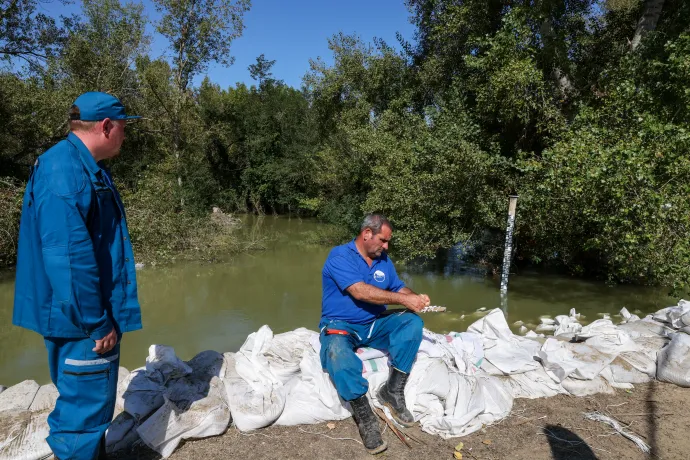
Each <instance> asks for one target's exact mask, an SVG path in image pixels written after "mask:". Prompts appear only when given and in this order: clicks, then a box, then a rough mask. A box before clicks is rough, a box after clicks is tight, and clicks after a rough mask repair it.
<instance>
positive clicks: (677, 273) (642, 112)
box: [0, 0, 690, 287]
mask: <svg viewBox="0 0 690 460" xmlns="http://www.w3.org/2000/svg"><path fill="white" fill-rule="evenodd" d="M37 2H38V0H4V1H0V13H1V14H0V59H3V60H4V62H5V63H6V65H5V67H4V70H2V71H0V119H2V120H3V121H2V123H0V177H4V179H2V181H1V182H0V197H2V200H3V203H2V206H0V225H1V226H2V228H0V238H1V239H0V245H1V246H2V247H0V252H2V254H3V256H2V258H1V259H0V262H2V263H9V262H11V260H12V258H13V247H14V244H15V243H16V241H14V240H15V239H16V237H15V235H16V219H17V216H18V206H19V201H20V199H19V198H18V195H19V194H20V193H21V186H20V185H21V181H22V180H23V179H24V178H25V173H26V168H27V165H29V164H31V162H32V161H33V159H34V158H35V156H36V155H38V154H40V152H41V151H42V150H43V149H45V148H46V147H47V146H49V145H51V143H53V142H55V140H56V139H59V138H60V137H61V136H62V135H64V132H65V117H64V109H65V108H66V107H68V106H69V103H70V101H71V100H73V99H74V97H75V96H76V95H77V94H79V93H80V92H82V91H84V90H87V89H88V90H104V91H109V92H112V93H114V94H116V95H118V96H120V97H121V98H122V99H123V101H124V102H125V104H126V105H127V106H128V107H131V109H132V111H134V112H137V113H140V114H142V115H144V116H145V117H146V120H145V121H144V122H142V123H139V124H138V125H133V126H132V129H131V131H130V133H129V134H128V141H127V143H126V149H125V151H124V152H123V155H122V156H121V157H120V158H119V159H118V160H117V161H115V162H114V164H113V168H114V169H115V172H116V177H117V178H118V180H119V181H120V182H121V187H122V188H123V189H124V196H125V199H126V200H127V206H128V208H129V209H130V210H131V211H130V218H131V219H132V221H133V222H132V224H131V225H132V227H133V235H134V236H135V237H136V238H137V244H138V247H139V250H141V251H144V252H146V253H152V254H156V255H159V254H161V253H162V254H175V253H177V252H179V251H184V250H187V249H190V248H197V247H199V245H200V244H201V245H202V246H203V245H204V244H210V243H201V241H205V242H208V240H209V238H210V237H206V236H204V237H203V238H201V237H199V235H200V234H201V235H217V234H223V229H222V228H220V229H219V228H214V229H212V230H210V231H207V232H206V233H204V232H199V231H197V229H199V228H202V227H203V226H204V225H207V223H208V222H209V221H210V219H208V215H209V213H210V209H211V207H212V206H218V207H220V208H222V209H224V210H226V211H231V212H247V211H248V212H256V213H266V212H271V213H299V214H304V215H315V216H318V217H320V218H321V219H323V220H325V221H328V222H331V223H334V224H336V225H337V226H339V228H342V229H347V230H349V231H352V230H354V229H355V228H356V226H357V222H358V221H359V220H360V218H361V216H362V214H363V213H365V212H369V211H380V212H384V213H386V214H387V215H388V216H389V217H390V218H391V219H392V221H393V222H394V224H395V225H396V228H397V231H396V242H395V247H396V250H397V252H398V253H399V255H400V256H403V257H405V258H413V257H420V256H421V257H424V256H427V257H429V256H434V255H435V254H437V252H438V251H439V250H442V249H444V248H448V247H450V246H452V245H454V244H455V243H457V242H464V243H466V244H468V247H474V248H475V250H476V252H475V254H476V255H477V256H478V257H480V258H482V259H483V260H485V261H487V262H489V263H500V256H501V250H500V242H501V240H502V235H503V232H504V230H505V229H504V225H505V214H506V205H507V199H506V196H507V195H508V194H510V193H517V194H519V195H520V200H519V204H518V218H517V228H516V233H515V239H516V247H517V250H516V257H517V262H518V264H534V265H541V266H549V267H554V268H560V269H566V270H568V271H570V272H571V273H575V274H580V275H584V276H595V277H599V278H602V279H607V280H609V281H612V282H629V283H639V284H663V285H669V286H675V287H682V286H685V285H687V283H688V281H690V204H689V203H688V201H689V200H688V196H689V195H690V133H689V131H688V129H689V128H690V124H689V122H690V4H689V3H688V2H685V1H682V0H644V1H643V0H608V1H604V0H567V1H566V0H530V1H526V0H407V1H406V4H407V7H408V8H409V10H410V13H411V21H412V22H413V24H414V26H415V28H416V35H415V37H414V40H413V41H412V42H407V41H405V40H403V39H402V37H401V38H400V43H399V44H398V45H399V46H397V47H393V46H391V45H390V44H387V43H384V42H382V41H380V40H377V41H375V42H374V43H373V44H368V43H363V42H362V41H361V40H360V39H359V38H358V37H356V36H347V35H342V34H337V35H335V36H333V37H332V38H331V39H330V41H329V45H330V49H331V50H332V52H333V60H332V63H330V64H327V63H325V62H324V61H321V60H316V61H313V62H312V63H311V70H310V71H309V72H308V73H307V74H306V75H305V77H304V85H303V87H302V88H301V89H299V90H297V89H294V88H291V87H289V86H287V85H285V84H284V83H283V82H282V81H281V80H280V79H279V78H278V77H279V76H274V75H272V66H273V63H274V62H275V61H272V60H269V59H267V58H266V57H265V56H264V55H263V54H262V55H260V56H259V57H258V58H257V61H256V64H253V65H252V66H250V69H249V70H250V72H251V75H252V77H253V78H254V79H255V80H256V84H255V85H252V86H250V87H248V86H246V85H244V84H238V85H236V86H235V87H230V88H220V87H219V86H218V85H216V84H214V83H213V82H211V81H209V80H208V79H207V80H204V81H203V82H202V83H201V85H200V86H198V87H194V86H193V85H192V78H193V77H194V76H195V75H199V74H203V72H204V71H205V69H206V67H207V66H208V65H209V63H211V62H219V63H225V64H228V65H230V64H231V62H232V58H231V55H230V44H231V42H232V39H234V38H236V37H238V36H239V35H240V34H241V32H242V29H243V24H242V15H243V13H244V12H245V11H246V10H247V9H248V8H249V2H248V1H247V0H234V1H233V0H215V1H213V0H205V1H202V2H199V1H198V2H171V1H167V0H157V1H156V5H157V7H158V9H159V11H160V12H161V14H162V19H161V21H160V23H158V24H157V32H158V33H160V34H162V35H163V36H164V37H166V38H167V39H168V40H169V42H170V45H171V52H172V59H171V62H166V61H164V60H161V59H157V60H154V59H151V58H150V57H149V56H148V53H147V44H148V40H149V37H147V36H146V34H145V24H146V18H145V17H144V16H143V11H142V8H141V7H140V6H137V5H132V4H128V5H122V4H120V3H119V1H118V0H107V1H105V2H98V4H97V3H96V2H94V1H93V0H84V8H83V10H84V12H85V14H84V16H83V17H81V18H63V20H62V21H60V22H59V23H57V22H55V21H54V20H53V19H51V18H48V17H45V16H43V15H41V14H38V13H37V12H38V11H39V10H37V8H36V5H37ZM274 57H275V56H274ZM276 58H280V57H276ZM152 222H156V223H157V225H151V223H152ZM216 225H217V222H216ZM200 226H201V227H200ZM203 228H206V227H203ZM210 239H212V240H214V241H215V240H217V238H210ZM223 242H225V243H223ZM222 244H227V240H224V239H221V240H220V241H219V242H218V245H217V246H215V245H213V244H212V245H211V246H210V249H213V248H216V247H222Z"/></svg>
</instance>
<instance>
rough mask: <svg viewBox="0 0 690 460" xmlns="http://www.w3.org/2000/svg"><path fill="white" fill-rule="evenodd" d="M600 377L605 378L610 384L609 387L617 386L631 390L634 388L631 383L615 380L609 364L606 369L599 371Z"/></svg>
mask: <svg viewBox="0 0 690 460" xmlns="http://www.w3.org/2000/svg"><path fill="white" fill-rule="evenodd" d="M600 377H602V378H603V379H604V380H606V381H607V382H608V383H609V384H610V385H611V388H619V389H622V390H632V389H633V388H635V386H634V385H633V384H632V383H628V382H619V381H617V380H616V378H615V377H614V375H613V372H612V371H611V366H607V367H606V369H604V370H603V371H601V374H600Z"/></svg>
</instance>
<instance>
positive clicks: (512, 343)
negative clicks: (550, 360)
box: [467, 308, 539, 374]
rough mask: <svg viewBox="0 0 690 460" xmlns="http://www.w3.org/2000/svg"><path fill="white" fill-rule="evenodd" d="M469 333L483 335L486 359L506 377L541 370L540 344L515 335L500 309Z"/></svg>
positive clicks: (488, 315)
mask: <svg viewBox="0 0 690 460" xmlns="http://www.w3.org/2000/svg"><path fill="white" fill-rule="evenodd" d="M467 331H468V332H474V333H476V334H479V335H481V337H482V343H483V346H484V357H485V359H486V360H487V361H489V362H491V364H493V365H494V366H496V367H497V368H498V369H500V370H501V371H502V372H503V373H504V374H518V373H522V372H527V371H530V370H534V369H537V368H538V367H539V363H537V362H536V361H535V360H534V355H535V353H536V351H537V350H538V349H539V344H538V343H536V342H534V341H533V340H529V339H526V338H524V337H520V336H517V335H515V334H513V333H512V331H511V330H510V327H509V326H508V323H507V322H506V319H505V316H504V315H503V312H502V311H501V309H500V308H496V309H494V310H491V311H490V312H489V313H488V314H487V315H486V316H485V317H484V318H482V319H480V320H478V321H476V322H474V323H472V324H471V325H470V327H468V328H467Z"/></svg>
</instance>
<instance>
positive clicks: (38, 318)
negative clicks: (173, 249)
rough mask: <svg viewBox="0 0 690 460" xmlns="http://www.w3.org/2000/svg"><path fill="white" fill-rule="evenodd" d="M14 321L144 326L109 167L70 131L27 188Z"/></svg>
mask: <svg viewBox="0 0 690 460" xmlns="http://www.w3.org/2000/svg"><path fill="white" fill-rule="evenodd" d="M12 323H13V324H15V325H17V326H21V327H25V328H27V329H31V330H33V331H36V332H38V333H39V334H41V335H43V336H44V337H63V338H86V337H90V338H91V339H93V340H100V339H102V338H103V337H105V336H106V335H107V334H108V333H109V332H110V331H111V330H112V329H113V327H115V329H116V331H117V332H118V334H122V333H124V332H129V331H133V330H137V329H141V310H140V308H139V301H138V298H137V283H136V275H135V269H134V254H133V252H132V244H131V242H130V239H129V232H128V231H127V223H126V221H125V211H124V208H123V206H122V200H121V199H120V195H119V194H118V192H117V190H116V188H115V185H114V184H113V182H112V180H111V177H110V173H109V172H108V171H107V170H106V169H104V168H103V166H102V165H100V164H99V163H96V161H95V160H94V158H93V157H92V156H91V153H90V152H89V150H88V149H87V148H86V146H85V145H84V143H83V142H82V141H81V140H80V139H79V138H78V137H77V136H76V135H74V134H73V133H70V134H69V136H67V139H65V140H63V141H61V142H59V143H58V144H56V145H55V146H54V147H52V148H51V149H49V150H48V151H47V152H45V153H44V154H43V155H41V156H40V157H39V158H38V160H36V163H35V164H34V166H33V167H32V168H31V175H30V178H29V182H28V183H27V185H26V191H25V192H24V203H23V206H22V217H21V223H20V228H19V248H18V257H17V273H16V281H15V292H14V315H13V318H12Z"/></svg>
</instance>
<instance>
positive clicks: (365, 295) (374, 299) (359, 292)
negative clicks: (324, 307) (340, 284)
mask: <svg viewBox="0 0 690 460" xmlns="http://www.w3.org/2000/svg"><path fill="white" fill-rule="evenodd" d="M405 290H407V291H409V292H404V291H405ZM347 292H348V293H349V294H350V295H351V296H352V297H354V298H355V299H357V300H361V301H363V302H368V303H373V304H377V305H385V304H396V305H405V303H404V302H405V299H406V297H407V296H408V295H409V293H411V292H412V291H411V290H410V289H408V288H402V289H401V290H400V291H399V292H391V291H386V290H384V289H380V288H377V287H376V286H372V285H371V284H367V283H365V282H363V281H360V282H359V283H355V284H353V285H352V286H350V287H349V288H347Z"/></svg>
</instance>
